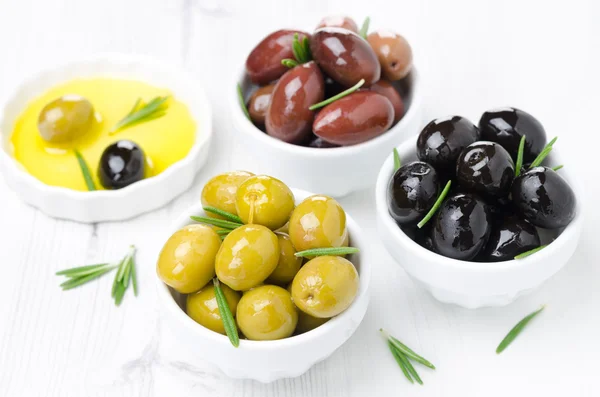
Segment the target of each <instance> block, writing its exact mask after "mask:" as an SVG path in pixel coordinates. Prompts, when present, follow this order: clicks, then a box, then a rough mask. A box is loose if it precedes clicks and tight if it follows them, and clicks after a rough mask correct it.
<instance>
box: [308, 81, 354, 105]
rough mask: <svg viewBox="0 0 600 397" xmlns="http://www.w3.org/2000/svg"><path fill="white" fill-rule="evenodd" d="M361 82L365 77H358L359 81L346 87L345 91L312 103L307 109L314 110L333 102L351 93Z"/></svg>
mask: <svg viewBox="0 0 600 397" xmlns="http://www.w3.org/2000/svg"><path fill="white" fill-rule="evenodd" d="M363 84H365V79H360V81H359V82H358V83H356V84H355V85H354V86H352V87H350V88H348V89H347V90H345V91H342V92H340V93H339V94H337V95H334V96H332V97H331V98H328V99H325V100H324V101H322V102H319V103H315V104H314V105H311V106H309V108H308V110H315V109H319V108H322V107H323V106H327V105H329V104H330V103H332V102H335V101H337V100H338V99H340V98H343V97H345V96H346V95H350V94H352V93H353V92H354V91H356V90H358V89H359V88H360V87H362V85H363Z"/></svg>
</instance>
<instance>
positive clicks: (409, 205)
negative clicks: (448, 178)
mask: <svg viewBox="0 0 600 397" xmlns="http://www.w3.org/2000/svg"><path fill="white" fill-rule="evenodd" d="M439 187H440V184H439V180H438V176H437V172H436V171H435V169H434V168H433V167H432V166H430V165H429V164H427V163H424V162H422V161H414V162H412V163H408V164H405V165H403V166H402V167H400V168H398V170H397V171H396V172H395V173H394V175H393V176H392V178H391V179H390V182H389V184H388V190H387V196H388V208H389V211H390V215H391V216H392V218H394V220H395V221H396V222H397V223H398V224H400V225H410V224H416V223H417V222H419V221H420V220H421V219H422V218H423V217H424V216H425V215H426V214H427V212H429V210H430V209H431V207H433V204H434V203H435V200H436V199H437V196H438V191H439Z"/></svg>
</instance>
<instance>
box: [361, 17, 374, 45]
mask: <svg viewBox="0 0 600 397" xmlns="http://www.w3.org/2000/svg"><path fill="white" fill-rule="evenodd" d="M370 23H371V18H369V17H366V18H365V21H364V22H363V24H362V26H361V28H360V32H359V34H360V37H362V38H363V39H365V40H366V39H367V34H368V33H369V24H370Z"/></svg>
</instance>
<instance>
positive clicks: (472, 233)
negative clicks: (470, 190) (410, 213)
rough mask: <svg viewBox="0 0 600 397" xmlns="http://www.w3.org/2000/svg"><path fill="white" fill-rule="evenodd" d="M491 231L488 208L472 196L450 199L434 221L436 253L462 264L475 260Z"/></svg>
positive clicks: (433, 240)
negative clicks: (460, 261) (465, 261)
mask: <svg viewBox="0 0 600 397" xmlns="http://www.w3.org/2000/svg"><path fill="white" fill-rule="evenodd" d="M490 231H491V215H490V210H489V208H488V205H487V204H486V203H485V202H484V201H483V200H482V199H480V198H479V197H477V196H475V195H472V194H460V193H459V194H456V195H453V196H451V197H449V198H447V199H446V200H445V201H444V202H443V203H442V205H441V207H440V209H439V210H438V212H437V213H436V215H435V217H434V223H433V228H432V231H431V241H432V243H433V248H434V250H435V252H437V253H439V254H441V255H444V256H446V257H449V258H454V259H459V260H467V261H468V260H471V259H474V258H475V257H476V256H477V254H479V252H480V251H481V250H482V249H483V248H484V247H485V244H486V243H487V240H488V238H489V235H490Z"/></svg>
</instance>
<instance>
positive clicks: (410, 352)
mask: <svg viewBox="0 0 600 397" xmlns="http://www.w3.org/2000/svg"><path fill="white" fill-rule="evenodd" d="M379 332H381V333H382V334H383V336H384V337H385V338H386V339H387V340H389V341H390V342H392V344H393V345H394V347H395V348H396V349H398V350H399V351H400V352H402V353H404V354H405V355H406V356H407V357H408V358H410V359H412V360H414V361H416V362H418V363H419V364H422V365H424V366H426V367H428V368H431V369H435V365H433V364H432V363H430V362H429V361H427V360H426V359H425V358H423V357H421V356H419V355H418V354H417V353H415V352H414V351H413V350H412V349H411V348H409V347H408V346H406V345H405V344H404V343H402V342H400V341H399V340H398V339H396V338H394V337H393V336H391V335H390V334H389V333H388V332H387V331H386V330H385V329H383V328H380V329H379Z"/></svg>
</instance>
